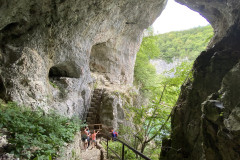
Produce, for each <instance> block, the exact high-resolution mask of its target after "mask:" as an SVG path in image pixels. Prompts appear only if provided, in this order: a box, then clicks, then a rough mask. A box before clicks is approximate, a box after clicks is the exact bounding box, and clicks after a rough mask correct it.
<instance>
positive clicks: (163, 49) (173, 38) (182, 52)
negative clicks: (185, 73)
mask: <svg viewBox="0 0 240 160" xmlns="http://www.w3.org/2000/svg"><path fill="white" fill-rule="evenodd" d="M212 36H213V29H212V27H211V26H210V25H208V26H205V27H197V28H193V29H189V30H185V31H177V32H170V33H165V34H159V35H156V36H149V37H144V38H143V42H142V45H144V44H149V43H155V45H157V47H158V49H159V52H158V53H157V52H154V53H153V52H152V53H151V51H150V53H149V56H150V58H151V59H156V58H161V59H163V60H166V61H168V62H169V61H171V60H172V58H173V57H175V58H184V57H188V58H189V60H194V59H195V58H196V57H197V56H198V55H199V54H200V52H201V51H203V50H205V48H206V46H207V44H208V42H209V40H210V39H211V37H212ZM149 41H150V42H149ZM155 51H156V50H155Z"/></svg>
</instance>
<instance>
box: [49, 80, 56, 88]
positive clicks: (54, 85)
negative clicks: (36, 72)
mask: <svg viewBox="0 0 240 160" xmlns="http://www.w3.org/2000/svg"><path fill="white" fill-rule="evenodd" d="M49 83H50V84H51V85H52V86H53V88H57V89H58V86H57V85H56V84H55V83H53V82H51V81H49Z"/></svg>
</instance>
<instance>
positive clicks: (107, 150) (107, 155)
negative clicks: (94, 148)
mask: <svg viewBox="0 0 240 160" xmlns="http://www.w3.org/2000/svg"><path fill="white" fill-rule="evenodd" d="M107 159H108V137H107Z"/></svg>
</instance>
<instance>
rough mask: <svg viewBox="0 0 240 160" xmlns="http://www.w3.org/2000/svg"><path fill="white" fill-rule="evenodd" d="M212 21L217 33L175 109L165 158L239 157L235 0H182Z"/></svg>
mask: <svg viewBox="0 0 240 160" xmlns="http://www.w3.org/2000/svg"><path fill="white" fill-rule="evenodd" d="M177 1H178V2H180V3H182V4H185V5H187V6H188V7H190V8H192V9H193V10H196V11H198V12H199V13H200V14H202V15H203V16H204V17H205V18H207V19H208V20H209V22H210V23H211V24H212V26H213V27H214V30H215V37H214V39H213V40H212V42H211V44H210V46H209V49H208V50H207V51H204V52H202V53H201V54H200V56H199V57H198V58H197V59H196V61H195V63H194V67H193V77H191V78H190V79H189V80H188V82H186V83H185V84H184V85H183V86H182V92H181V95H180V97H179V99H178V102H177V105H176V106H175V107H174V109H173V111H172V114H173V115H172V122H171V123H172V134H171V139H170V140H164V142H163V149H162V153H161V154H162V155H161V158H162V159H169V160H170V159H171V160H172V159H174V160H182V159H188V160H205V159H206V160H215V159H219V160H235V159H240V150H239V149H238V148H239V145H240V138H239V137H240V129H239V126H240V121H239V119H240V114H239V107H240V106H239V104H240V103H239V102H240V99H239V94H240V93H239V89H240V88H239V86H240V81H239V78H240V77H239V73H240V67H239V66H240V63H239V59H240V45H239V40H240V28H239V26H240V25H239V24H240V22H239V16H240V14H239V6H240V2H239V1H236V0H228V1H222V0H210V1H197V0H177Z"/></svg>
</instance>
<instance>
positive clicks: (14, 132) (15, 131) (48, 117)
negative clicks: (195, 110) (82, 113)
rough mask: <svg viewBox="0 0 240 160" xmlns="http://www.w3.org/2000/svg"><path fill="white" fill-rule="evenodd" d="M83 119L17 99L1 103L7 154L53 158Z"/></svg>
mask: <svg viewBox="0 0 240 160" xmlns="http://www.w3.org/2000/svg"><path fill="white" fill-rule="evenodd" d="M81 124H82V123H81V121H80V120H79V119H78V118H76V117H74V118H67V117H63V116H60V115H58V114H56V113H54V112H51V113H49V114H46V113H45V112H44V111H43V110H41V109H38V110H36V111H32V110H31V109H29V108H27V107H23V106H19V105H17V104H16V103H14V102H9V103H8V104H3V103H0V128H7V130H8V134H9V135H8V141H9V143H10V144H11V145H10V146H9V147H8V148H7V152H8V153H12V154H14V155H15V156H16V157H19V158H20V159H37V160H40V159H44V160H45V159H52V157H56V156H58V152H59V150H60V149H61V147H62V146H63V145H64V143H69V142H72V140H73V138H74V135H75V133H76V132H77V131H79V130H80V127H81Z"/></svg>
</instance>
